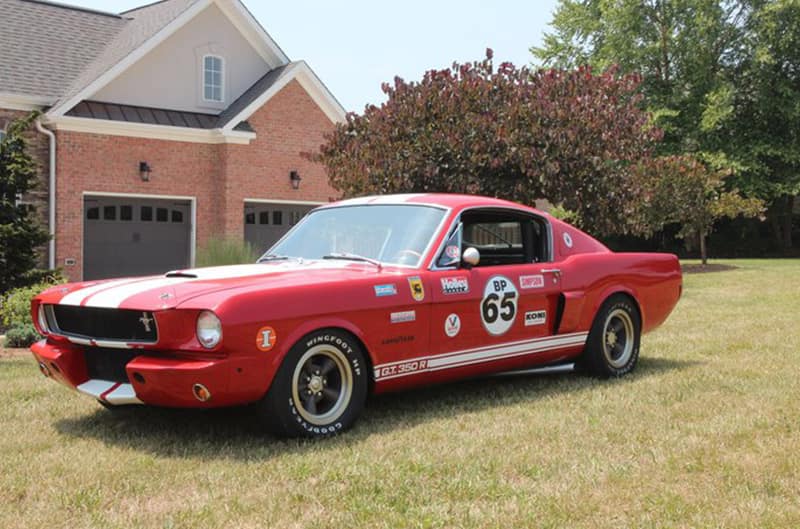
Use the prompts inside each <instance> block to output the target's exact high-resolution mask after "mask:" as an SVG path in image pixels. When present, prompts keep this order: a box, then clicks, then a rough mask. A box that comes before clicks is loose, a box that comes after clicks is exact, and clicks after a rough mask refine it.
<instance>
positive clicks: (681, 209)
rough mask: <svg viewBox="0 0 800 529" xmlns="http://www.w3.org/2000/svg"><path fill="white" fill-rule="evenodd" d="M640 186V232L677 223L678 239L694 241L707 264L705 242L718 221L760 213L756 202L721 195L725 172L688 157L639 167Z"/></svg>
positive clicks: (735, 194) (726, 193)
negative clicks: (724, 218)
mask: <svg viewBox="0 0 800 529" xmlns="http://www.w3.org/2000/svg"><path fill="white" fill-rule="evenodd" d="M639 169H640V173H639V174H640V179H641V181H642V182H643V193H642V203H641V205H640V208H639V210H638V213H639V217H638V220H639V222H640V223H641V224H640V228H641V231H642V232H645V233H647V232H650V233H652V232H653V231H657V230H660V229H662V228H663V227H664V226H665V225H667V224H671V223H679V224H680V225H681V229H680V231H679V232H678V236H679V237H681V238H688V237H696V238H697V239H696V240H697V241H698V242H699V246H700V257H701V259H702V262H703V264H704V265H705V264H706V262H707V260H708V252H707V249H706V238H707V236H708V234H709V233H710V232H711V229H712V228H713V226H714V223H715V222H716V221H717V220H718V219H720V218H722V217H730V218H734V217H736V216H739V215H743V216H750V217H754V216H757V215H760V214H761V213H762V212H763V210H764V203H763V202H762V201H761V200H759V199H757V198H745V197H742V196H741V195H740V194H739V193H738V191H737V190H735V189H734V190H731V191H725V190H724V187H725V177H726V176H727V173H726V172H725V171H720V170H715V169H712V168H710V167H709V166H708V165H706V164H704V163H702V162H701V161H699V160H698V159H697V158H694V157H692V156H664V157H660V158H658V159H656V160H653V161H652V162H650V163H648V164H647V165H642V166H640V168H639Z"/></svg>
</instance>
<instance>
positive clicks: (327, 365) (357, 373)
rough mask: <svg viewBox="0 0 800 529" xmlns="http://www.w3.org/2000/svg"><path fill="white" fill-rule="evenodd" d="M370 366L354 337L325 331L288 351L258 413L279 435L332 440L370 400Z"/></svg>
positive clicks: (310, 336)
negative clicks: (368, 391)
mask: <svg viewBox="0 0 800 529" xmlns="http://www.w3.org/2000/svg"><path fill="white" fill-rule="evenodd" d="M368 377H369V374H368V368H367V363H366V361H365V360H364V351H363V350H362V348H361V345H360V344H359V343H358V341H357V340H355V339H354V338H353V337H352V336H351V335H350V334H348V333H346V332H343V331H340V330H336V329H327V330H326V329H323V330H319V331H315V332H312V333H310V334H308V335H306V336H305V337H303V339H301V340H300V341H299V342H297V343H296V344H295V345H294V346H292V348H291V349H290V350H289V352H288V354H287V355H286V358H284V359H283V363H282V364H281V366H280V368H279V369H278V372H277V373H276V374H275V378H274V379H273V381H272V385H271V386H270V388H269V391H267V394H266V395H265V396H264V398H263V399H261V401H259V402H258V404H257V406H256V409H257V413H258V414H259V416H260V419H261V420H262V422H263V423H264V425H265V426H266V427H267V429H268V430H269V431H271V432H272V433H274V434H275V435H278V436H281V437H329V436H331V435H335V434H338V433H340V432H342V431H344V430H346V429H348V428H349V427H350V426H351V425H352V424H353V422H355V420H356V419H357V418H358V416H359V415H360V414H361V410H362V409H363V408H364V401H365V400H366V398H367V386H368Z"/></svg>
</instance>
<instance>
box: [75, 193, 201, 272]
mask: <svg viewBox="0 0 800 529" xmlns="http://www.w3.org/2000/svg"><path fill="white" fill-rule="evenodd" d="M87 197H112V198H114V197H118V198H144V199H152V200H187V201H188V202H189V210H190V215H191V217H192V223H191V226H190V231H189V268H194V265H195V260H196V256H197V197H193V196H183V195H155V194H153V195H150V194H147V193H114V192H107V191H84V192H83V193H81V277H83V264H84V258H83V230H84V229H85V227H84V224H85V223H86V215H85V214H84V212H83V208H84V204H85V199H86V198H87Z"/></svg>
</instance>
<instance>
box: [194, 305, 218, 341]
mask: <svg viewBox="0 0 800 529" xmlns="http://www.w3.org/2000/svg"><path fill="white" fill-rule="evenodd" d="M197 340H198V341H199V342H200V345H202V346H203V347H205V348H206V349H213V348H214V347H216V346H217V344H218V343H219V342H221V341H222V322H220V321H219V318H217V315H216V314H214V313H213V312H211V311H210V310H204V311H203V312H201V313H200V315H199V316H198V317H197Z"/></svg>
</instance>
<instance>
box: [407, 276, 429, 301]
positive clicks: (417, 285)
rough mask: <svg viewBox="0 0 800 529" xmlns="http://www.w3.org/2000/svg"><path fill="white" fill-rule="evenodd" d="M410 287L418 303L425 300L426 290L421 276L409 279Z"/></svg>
mask: <svg viewBox="0 0 800 529" xmlns="http://www.w3.org/2000/svg"><path fill="white" fill-rule="evenodd" d="M408 286H409V287H410V288H411V296H412V297H413V298H414V299H416V300H417V301H422V300H423V299H425V288H423V286H422V279H421V278H420V277H419V276H414V277H409V278H408Z"/></svg>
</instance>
